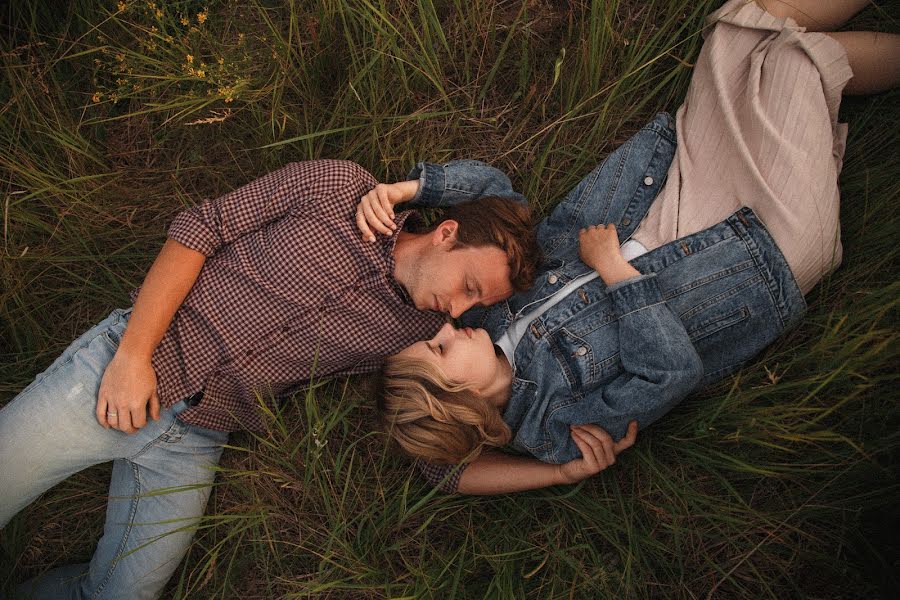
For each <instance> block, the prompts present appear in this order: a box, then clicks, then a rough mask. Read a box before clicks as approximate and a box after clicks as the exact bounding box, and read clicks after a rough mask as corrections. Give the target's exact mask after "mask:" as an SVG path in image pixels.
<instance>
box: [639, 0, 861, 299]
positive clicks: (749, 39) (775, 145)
mask: <svg viewBox="0 0 900 600" xmlns="http://www.w3.org/2000/svg"><path fill="white" fill-rule="evenodd" d="M704 35H705V41H704V45H703V49H702V50H701V52H700V56H699V58H698V59H697V63H696V65H695V66H694V72H693V75H692V79H691V84H690V88H689V90H688V94H687V98H686V100H685V102H684V104H683V105H682V106H681V107H680V108H679V109H678V112H677V116H676V122H677V125H676V126H677V131H678V149H677V151H676V154H675V159H674V161H673V162H672V166H671V168H670V169H669V173H668V179H667V182H666V184H665V186H664V187H663V189H662V190H661V191H660V195H659V197H658V198H657V200H656V202H654V204H653V206H652V207H651V209H650V212H649V213H648V215H647V217H646V218H645V219H644V221H643V222H642V223H641V226H640V227H639V228H638V230H637V231H636V232H635V235H634V238H635V239H636V240H637V241H639V242H641V243H642V244H643V245H644V246H646V247H647V248H648V249H652V248H655V247H657V246H660V245H662V244H665V243H667V242H669V241H672V240H674V239H677V238H679V237H682V236H685V235H689V234H691V233H695V232H697V231H700V230H701V229H705V228H706V227H709V226H711V225H714V224H716V223H718V222H720V221H722V220H723V219H724V218H726V217H727V216H729V215H730V214H732V213H733V212H734V211H735V210H737V209H738V208H740V207H741V206H749V207H750V208H752V209H753V211H754V212H755V213H756V215H757V216H758V217H759V218H760V219H761V220H762V221H763V223H765V225H766V227H767V229H768V230H769V232H770V233H771V234H772V237H773V238H774V239H775V242H776V243H777V244H778V247H779V248H780V249H781V251H782V252H783V253H784V256H785V258H786V259H787V262H788V265H789V266H790V268H791V271H792V272H793V274H794V277H795V278H796V280H797V283H798V284H799V285H800V288H801V289H802V290H803V292H804V293H806V292H808V291H809V290H810V289H812V288H813V286H815V285H816V283H818V282H819V280H820V279H821V278H822V277H823V276H824V275H826V274H828V273H830V272H831V271H832V270H834V269H835V268H836V267H837V265H838V264H840V261H841V239H840V222H839V220H838V213H839V206H840V196H839V191H838V175H839V174H840V171H841V164H842V159H843V155H844V145H845V142H846V138H847V127H846V125H845V124H843V123H838V121H837V117H838V107H839V105H840V101H841V92H842V90H843V88H844V85H845V84H846V83H847V81H848V80H849V79H850V78H851V77H852V76H853V73H852V71H851V70H850V66H849V64H848V62H847V56H846V53H845V51H844V48H843V46H841V45H840V43H838V42H837V41H835V40H833V39H832V38H829V37H828V36H826V35H824V34H821V33H812V32H806V31H805V30H804V28H802V27H799V26H797V24H796V23H795V22H794V21H793V20H792V19H786V20H785V19H780V18H777V17H774V16H772V15H770V14H769V13H767V12H765V11H764V10H762V9H761V8H760V7H759V6H757V5H756V4H755V2H753V1H752V0H731V1H730V2H727V3H726V4H725V5H724V6H722V8H720V9H719V10H717V11H716V12H714V13H713V14H712V15H710V16H709V17H708V21H707V30H706V31H705V34H704Z"/></svg>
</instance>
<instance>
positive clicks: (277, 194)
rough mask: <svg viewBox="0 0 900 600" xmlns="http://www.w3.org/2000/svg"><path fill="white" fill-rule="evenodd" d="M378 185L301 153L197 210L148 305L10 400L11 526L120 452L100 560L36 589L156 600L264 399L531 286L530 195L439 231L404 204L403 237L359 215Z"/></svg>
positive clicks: (6, 489)
mask: <svg viewBox="0 0 900 600" xmlns="http://www.w3.org/2000/svg"><path fill="white" fill-rule="evenodd" d="M373 185H375V181H374V179H373V178H372V176H371V175H369V174H368V173H367V172H366V171H365V170H364V169H362V168H361V167H359V166H358V165H355V164H353V163H350V162H344V161H335V160H320V161H311V162H304V163H294V164H290V165H288V166H286V167H284V168H282V169H280V170H278V171H275V172H273V173H270V174H269V175H266V176H264V177H262V178H260V179H257V180H256V181H253V182H252V183H250V184H248V185H246V186H244V187H242V188H240V189H238V190H236V191H234V192H231V193H229V194H226V195H225V196H222V197H221V198H219V199H217V200H214V201H209V202H205V203H203V204H201V205H199V206H197V207H195V208H193V209H190V210H187V211H185V212H183V213H181V214H180V215H179V216H178V217H177V218H176V219H175V221H174V222H173V223H172V225H171V227H170V229H169V239H168V241H166V243H165V245H164V246H163V248H162V251H161V252H160V254H159V257H158V258H157V259H156V261H155V262H154V264H153V266H152V267H151V268H150V271H149V272H148V273H147V276H146V278H145V280H144V283H143V286H142V287H141V288H140V290H139V291H138V292H137V293H136V298H135V300H134V306H133V308H131V309H128V310H115V311H113V312H112V314H111V315H110V316H109V317H108V318H107V319H105V320H104V321H102V322H101V323H100V324H98V325H97V326H96V327H94V328H92V329H91V330H89V331H88V332H87V333H85V334H84V335H82V336H81V337H80V338H78V339H77V340H75V342H73V343H72V345H71V346H69V348H68V349H67V350H66V351H65V352H64V353H63V354H62V356H60V357H59V358H58V359H57V360H56V361H55V362H54V363H53V364H52V365H51V366H50V368H48V369H47V370H46V371H45V372H44V373H42V374H40V375H38V377H37V378H36V379H35V380H34V382H33V383H31V384H30V385H29V386H28V387H26V388H25V389H24V390H23V391H22V392H21V393H20V394H19V395H18V396H17V397H16V398H15V399H13V400H12V402H10V403H9V404H7V405H6V406H5V407H3V409H2V410H0V527H2V526H3V525H5V524H6V523H7V522H8V521H9V520H10V519H11V518H12V517H13V515H15V514H16V513H17V512H18V511H20V510H21V509H22V508H24V507H25V506H27V505H28V504H29V503H30V502H31V501H32V500H34V499H35V498H37V497H38V496H39V495H40V494H42V493H43V492H44V491H46V490H47V489H48V488H50V487H51V486H53V485H55V484H56V483H58V482H60V481H62V480H63V479H65V478H66V477H68V476H70V475H72V474H74V473H76V472H78V471H80V470H82V469H85V468H87V467H88V466H90V465H94V464H97V463H101V462H106V461H113V462H114V466H113V474H112V481H111V483H110V488H109V498H110V499H109V503H108V508H107V515H106V525H105V528H104V533H103V537H102V538H101V539H100V541H99V544H98V546H97V550H96V552H95V554H94V556H93V559H92V560H91V562H90V564H89V565H71V566H68V567H63V568H59V569H55V570H53V571H51V572H49V573H46V574H45V575H44V576H42V577H40V578H38V579H36V580H32V581H30V582H28V583H26V584H25V585H23V587H22V590H21V591H22V592H23V594H24V595H26V596H27V597H33V598H52V599H57V598H63V597H65V598H96V597H100V596H101V594H102V597H103V598H121V599H123V600H124V599H127V600H134V599H136V598H156V597H157V596H158V595H159V593H160V592H161V590H162V588H163V586H164V585H165V584H166V582H167V581H168V579H169V577H170V576H171V574H172V573H173V572H174V570H175V568H176V567H177V566H178V563H179V562H180V560H181V558H182V557H183V556H184V554H185V552H186V550H187V548H188V545H189V543H190V540H191V537H192V535H193V529H192V527H193V525H194V524H195V522H196V519H197V518H199V517H200V516H202V514H203V511H204V508H205V506H206V502H207V498H208V496H209V491H210V484H211V483H212V480H213V478H214V473H215V471H214V467H215V465H216V463H217V461H218V460H219V457H220V455H221V453H222V446H223V444H225V442H226V440H227V438H228V432H229V431H234V430H237V429H240V428H245V427H246V428H251V429H260V428H261V427H262V426H263V421H262V418H261V414H260V410H259V407H258V406H257V403H258V400H257V396H259V397H264V398H268V397H275V398H279V397H283V396H284V395H286V394H288V393H289V392H290V391H291V390H292V389H294V388H295V387H296V386H297V385H299V384H302V383H304V382H306V381H308V380H309V379H310V378H312V377H313V375H315V376H317V377H324V376H328V375H337V374H352V373H361V372H365V371H370V370H372V369H374V368H376V367H377V366H378V365H379V362H380V360H381V358H382V357H384V356H386V355H388V354H391V353H393V352H397V351H398V350H400V349H402V348H403V347H405V346H407V345H408V344H410V343H412V342H414V341H415V340H418V339H421V338H422V337H429V336H431V335H434V333H435V332H436V331H438V329H439V328H440V327H441V325H442V324H443V323H444V322H445V319H446V316H445V315H443V314H442V313H448V314H450V315H452V316H459V315H460V314H461V313H462V312H463V311H465V310H466V309H468V308H470V307H472V306H474V305H476V304H491V303H494V302H497V301H498V300H501V299H503V298H506V297H508V296H509V295H510V294H511V293H512V291H513V290H518V291H522V290H524V289H526V288H527V287H528V286H529V285H530V284H531V282H532V280H533V275H534V271H535V269H536V265H537V262H538V257H539V251H538V249H537V246H536V244H535V237H534V234H533V232H532V230H531V219H530V212H529V209H528V207H527V206H525V205H523V204H521V203H519V202H516V201H514V200H505V199H500V198H483V199H479V200H476V201H474V202H472V203H469V204H463V205H460V206H458V207H456V208H454V209H452V210H450V211H448V213H447V219H446V220H444V221H442V222H441V223H439V224H438V225H437V227H435V228H433V229H432V230H431V231H424V232H413V231H407V230H405V229H404V223H405V222H406V221H407V220H408V219H409V218H410V217H411V216H412V213H410V212H407V213H402V214H399V215H397V216H396V218H395V219H394V220H393V221H392V222H391V223H390V227H391V230H392V235H391V236H390V237H388V238H385V239H382V240H381V241H379V242H378V243H377V244H367V243H365V242H364V241H363V240H361V239H360V236H359V235H358V234H357V219H360V220H361V219H362V216H361V215H355V214H354V211H355V210H356V205H357V202H358V201H359V198H360V196H361V195H362V194H364V193H365V192H367V191H368V190H369V189H371V188H372V186H373ZM504 185H505V187H508V182H506V183H505V184H504ZM148 414H149V417H150V418H149V419H148Z"/></svg>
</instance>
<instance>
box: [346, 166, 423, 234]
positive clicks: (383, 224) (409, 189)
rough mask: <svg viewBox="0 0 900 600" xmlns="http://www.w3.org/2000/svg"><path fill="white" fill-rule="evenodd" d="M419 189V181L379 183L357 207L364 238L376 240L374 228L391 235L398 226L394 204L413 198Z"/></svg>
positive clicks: (358, 225)
mask: <svg viewBox="0 0 900 600" xmlns="http://www.w3.org/2000/svg"><path fill="white" fill-rule="evenodd" d="M417 191H419V181H418V180H417V179H413V180H411V181H398V182H397V183H379V184H377V185H376V186H375V187H374V188H372V189H371V190H370V191H369V192H368V193H367V194H366V195H365V196H363V197H362V199H360V201H359V205H358V206H357V207H356V226H357V227H359V231H360V233H362V236H363V239H364V240H366V241H368V242H374V241H375V234H374V233H373V231H372V230H373V229H374V230H375V231H377V232H379V233H383V234H384V235H390V234H391V233H392V232H393V231H394V230H395V229H396V228H397V226H396V225H395V224H394V206H395V205H397V204H400V203H401V202H406V201H408V200H412V199H413V198H414V197H415V195H416V192H417Z"/></svg>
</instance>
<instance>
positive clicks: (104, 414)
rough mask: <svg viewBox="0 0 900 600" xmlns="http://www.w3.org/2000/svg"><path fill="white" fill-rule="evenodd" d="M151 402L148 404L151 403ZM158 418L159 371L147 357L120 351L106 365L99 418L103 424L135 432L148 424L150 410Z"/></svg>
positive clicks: (99, 405) (98, 411)
mask: <svg viewBox="0 0 900 600" xmlns="http://www.w3.org/2000/svg"><path fill="white" fill-rule="evenodd" d="M148 404H149V406H148ZM148 408H149V411H150V416H151V417H153V419H154V420H158V419H159V398H158V397H157V395H156V373H155V372H154V371H153V366H152V365H151V364H150V361H147V360H134V359H131V358H130V357H128V356H127V355H122V353H121V352H117V353H116V355H115V356H114V357H113V359H112V361H110V363H109V365H108V366H107V367H106V372H105V373H104V374H103V379H102V381H101V382H100V392H99V393H98V394H97V421H98V422H99V423H100V424H101V425H103V427H105V428H107V429H109V428H110V427H112V428H113V429H118V430H120V431H124V432H125V433H134V432H135V431H137V430H138V429H140V428H141V427H143V426H144V425H146V424H147V410H148Z"/></svg>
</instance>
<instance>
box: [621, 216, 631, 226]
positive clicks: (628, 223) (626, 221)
mask: <svg viewBox="0 0 900 600" xmlns="http://www.w3.org/2000/svg"><path fill="white" fill-rule="evenodd" d="M629 225H631V219H629V218H628V217H625V218H624V219H622V227H628V226H629Z"/></svg>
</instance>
